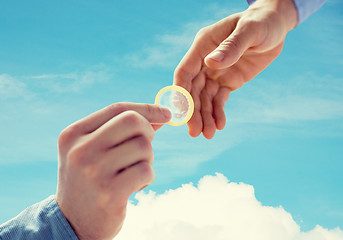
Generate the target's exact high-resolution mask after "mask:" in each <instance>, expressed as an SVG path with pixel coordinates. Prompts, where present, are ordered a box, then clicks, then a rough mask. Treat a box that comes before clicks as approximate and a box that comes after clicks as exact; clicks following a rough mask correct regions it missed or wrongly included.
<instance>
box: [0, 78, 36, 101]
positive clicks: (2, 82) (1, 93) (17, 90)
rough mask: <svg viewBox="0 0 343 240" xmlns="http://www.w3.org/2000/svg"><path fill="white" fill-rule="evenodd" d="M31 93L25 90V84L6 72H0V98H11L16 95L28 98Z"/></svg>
mask: <svg viewBox="0 0 343 240" xmlns="http://www.w3.org/2000/svg"><path fill="white" fill-rule="evenodd" d="M31 96H32V93H31V92H29V91H28V90H27V87H26V84H25V83H23V82H21V81H19V80H17V79H16V78H14V77H12V76H10V75H8V74H0V98H3V99H13V98H17V97H22V98H25V99H27V98H29V97H31Z"/></svg>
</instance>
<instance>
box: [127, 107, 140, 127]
mask: <svg viewBox="0 0 343 240" xmlns="http://www.w3.org/2000/svg"><path fill="white" fill-rule="evenodd" d="M123 122H124V123H125V125H128V126H129V127H133V128H139V127H140V126H141V125H142V116H141V115H140V114H139V113H137V112H135V111H126V112H125V115H124V116H123Z"/></svg>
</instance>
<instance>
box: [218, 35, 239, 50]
mask: <svg viewBox="0 0 343 240" xmlns="http://www.w3.org/2000/svg"><path fill="white" fill-rule="evenodd" d="M220 47H222V48H224V49H225V48H228V47H233V48H236V49H237V48H239V41H238V40H237V38H234V37H229V38H227V39H225V40H224V41H223V42H222V43H221V44H220Z"/></svg>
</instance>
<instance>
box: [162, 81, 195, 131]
mask: <svg viewBox="0 0 343 240" xmlns="http://www.w3.org/2000/svg"><path fill="white" fill-rule="evenodd" d="M155 104H157V105H159V106H161V107H165V108H168V109H169V110H170V112H171V114H172V118H171V119H170V121H169V122H167V124H169V125H171V126H180V125H182V124H185V123H187V122H188V121H189V119H191V117H192V115H193V112H194V102H193V98H192V96H191V95H190V94H189V92H187V90H186V89H184V88H182V87H180V86H176V85H172V86H167V87H164V88H162V89H161V90H160V91H159V92H158V93H157V95H156V98H155Z"/></svg>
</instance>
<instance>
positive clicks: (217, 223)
mask: <svg viewBox="0 0 343 240" xmlns="http://www.w3.org/2000/svg"><path fill="white" fill-rule="evenodd" d="M135 198H136V199H137V201H138V203H137V204H136V205H134V204H132V203H130V204H129V205H128V213H127V218H126V221H125V223H124V226H123V229H122V231H121V232H120V233H119V235H118V236H117V238H116V240H124V239H125V240H127V239H140V240H155V239H156V240H160V239H165V240H169V239H178V240H188V239H197V240H208V239H211V240H227V239H235V240H240V239H242V240H249V239H254V240H259V239H261V240H269V239H270V240H275V239H278V240H342V239H343V231H342V230H341V229H340V228H335V229H332V230H328V229H325V228H323V227H321V226H316V227H315V228H314V229H313V230H311V231H309V232H301V231H300V227H299V225H298V224H297V223H296V222H295V221H294V220H293V218H292V216H291V214H290V213H288V212H286V211H285V210H284V209H283V208H282V207H281V206H280V207H269V206H263V205H262V204H261V203H260V202H259V201H258V200H257V199H256V197H255V194H254V188H253V186H251V185H247V184H244V183H234V182H229V181H228V180H227V179H226V177H225V176H223V175H222V174H218V173H217V174H216V176H205V177H203V178H202V179H201V180H200V181H199V183H198V185H197V186H194V185H193V184H192V183H189V184H184V185H183V186H182V187H180V188H178V189H174V190H173V189H171V190H168V191H166V192H165V193H163V194H160V195H158V194H156V193H154V192H152V191H150V192H149V193H144V192H140V193H137V194H136V196H135Z"/></svg>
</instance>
